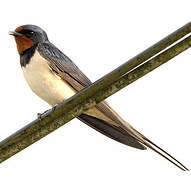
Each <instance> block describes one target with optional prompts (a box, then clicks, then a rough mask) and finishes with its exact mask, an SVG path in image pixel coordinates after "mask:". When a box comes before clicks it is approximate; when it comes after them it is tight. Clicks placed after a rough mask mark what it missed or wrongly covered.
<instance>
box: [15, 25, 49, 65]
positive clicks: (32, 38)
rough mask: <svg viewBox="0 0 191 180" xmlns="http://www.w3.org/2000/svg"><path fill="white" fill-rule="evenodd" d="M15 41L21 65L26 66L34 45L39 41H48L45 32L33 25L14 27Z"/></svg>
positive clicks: (33, 50) (34, 48)
mask: <svg viewBox="0 0 191 180" xmlns="http://www.w3.org/2000/svg"><path fill="white" fill-rule="evenodd" d="M12 35H14V36H15V41H16V44H17V49H18V52H19V54H20V64H21V66H24V67H25V66H26V65H27V64H28V63H29V62H30V58H31V57H32V56H33V54H34V52H35V50H36V47H37V45H38V44H39V43H43V42H45V41H48V37H47V34H46V32H45V31H44V30H43V29H41V28H40V27H38V26H35V25H23V26H20V27H18V28H16V29H15V33H14V32H13V33H12Z"/></svg>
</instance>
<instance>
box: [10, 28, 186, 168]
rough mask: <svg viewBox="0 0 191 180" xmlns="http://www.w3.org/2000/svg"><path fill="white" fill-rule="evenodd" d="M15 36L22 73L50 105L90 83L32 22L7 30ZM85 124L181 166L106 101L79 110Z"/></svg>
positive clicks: (34, 89)
mask: <svg viewBox="0 0 191 180" xmlns="http://www.w3.org/2000/svg"><path fill="white" fill-rule="evenodd" d="M9 34H10V35H13V36H14V37H15V41H16V45H17V50H18V53H19V55H20V64H21V68H22V71H23V75H24V77H25V79H26V81H27V83H28V85H29V86H30V88H31V89H32V91H33V92H34V93H35V94H37V95H38V96H39V97H40V98H42V99H43V100H45V101H46V102H47V103H48V104H49V105H51V106H56V105H57V104H59V103H61V102H62V101H64V100H66V99H68V98H70V97H71V96H73V95H74V94H76V93H77V92H78V91H80V90H82V89H83V88H85V87H87V86H89V85H90V84H91V81H90V80H89V79H88V78H87V76H86V75H85V74H84V73H83V72H82V71H81V70H80V69H79V68H78V67H77V66H76V65H75V64H74V63H73V62H72V61H71V60H70V59H69V58H68V57H67V56H66V55H65V54H64V53H62V52H61V51H60V50H59V49H58V48H57V47H56V46H54V45H53V44H52V43H51V42H50V41H49V40H48V36H47V34H46V32H45V31H44V30H43V29H41V28H40V27H38V26H35V25H23V26H20V27H18V28H16V30H15V31H11V32H10V33H9ZM78 119H80V120H81V121H82V122H84V123H85V124H87V125H89V126H90V127H92V128H94V129H95V130H97V131H99V132H100V133H102V134H104V135H106V136H108V137H110V138H112V139H114V140H116V141H118V142H120V143H123V144H125V145H128V146H131V147H134V148H137V149H141V150H144V149H146V147H148V148H150V149H152V150H154V151H155V152H157V153H158V154H160V155H161V156H163V157H164V158H166V159H167V160H169V161H170V162H171V163H173V164H174V165H176V166H177V167H179V168H180V169H182V170H188V169H187V168H186V167H185V166H184V165H183V164H182V163H180V162H179V161H178V160H176V159H175V158H174V157H172V156H171V155H170V154H168V153H167V152H165V151H164V150H163V149H161V148H160V147H159V146H157V145H156V144H154V143H153V142H152V141H150V140H149V139H147V138H146V137H145V136H144V135H142V134H141V133H139V132H138V131H137V130H135V129H134V128H133V127H132V126H131V125H130V124H128V123H127V122H125V121H124V120H123V119H122V118H121V117H120V116H119V115H118V114H117V113H116V112H115V111H114V110H113V109H112V108H111V107H110V106H109V104H108V103H107V102H106V101H103V102H101V103H99V104H97V105H96V106H95V107H93V108H91V109H89V110H87V111H85V112H84V113H83V114H81V115H80V116H79V117H78Z"/></svg>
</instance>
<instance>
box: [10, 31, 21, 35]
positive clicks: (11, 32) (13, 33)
mask: <svg viewBox="0 0 191 180" xmlns="http://www.w3.org/2000/svg"><path fill="white" fill-rule="evenodd" d="M9 35H12V36H23V34H21V33H18V32H15V31H9Z"/></svg>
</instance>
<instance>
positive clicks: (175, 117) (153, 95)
mask: <svg viewBox="0 0 191 180" xmlns="http://www.w3.org/2000/svg"><path fill="white" fill-rule="evenodd" d="M190 7H191V2H190V1H189V0H188V1H185V0H182V1H174V0H173V1H170V0H165V1H164V0H160V1H151V0H149V1H145V0H143V1H138V0H134V1H125V0H124V1H122V0H115V1H111V0H96V1H90V0H80V1H79V0H76V1H74V0H70V1H65V0H63V1H57V0H54V1H49V2H48V1H39V0H32V1H26V0H25V1H24V0H22V1H18V0H17V1H2V2H1V11H0V17H1V28H0V50H1V60H0V62H1V71H0V82H1V89H0V92H1V93H0V100H1V103H0V109H1V120H0V140H3V139H4V138H5V137H7V136H9V135H10V134H12V133H13V132H15V131H16V130H18V129H20V128H21V127H23V126H24V125H26V124H28V123H29V122H31V121H32V120H34V119H35V118H36V113H37V112H43V111H45V110H46V109H48V108H49V106H48V105H47V104H46V103H45V102H43V101H42V100H41V99H39V98H38V97H37V96H36V95H35V94H33V93H32V91H31V90H30V89H29V87H28V85H27V84H26V82H25V80H24V78H23V75H22V71H21V69H20V64H19V55H18V54H17V50H16V47H15V42H14V39H13V37H11V36H9V35H8V31H9V30H14V29H15V28H16V27H18V26H20V25H24V24H35V25H38V26H40V27H42V28H43V29H44V30H46V32H47V33H48V36H49V39H50V41H51V42H53V43H54V44H55V45H56V46H57V47H59V48H60V49H61V50H62V51H63V52H64V53H65V54H67V55H68V56H69V57H70V58H71V59H72V60H73V61H74V62H75V63H76V64H77V65H78V66H79V67H80V68H81V69H82V71H83V72H84V73H85V74H86V75H88V76H89V78H90V79H91V80H92V81H95V80H97V79H98V78H100V77H102V76H103V75H105V74H106V73H108V72H110V71H111V70H113V69H114V68H116V67H118V66H119V65H121V64H122V63H124V62H125V61H127V60H128V59H130V58H131V57H133V56H135V55H136V54H138V53H139V52H141V51H143V50H144V49H146V48H147V47H149V46H151V45H152V44H154V43H155V42H157V41H159V40H160V39H162V38H163V37H165V36H167V35H168V34H170V33H172V32H173V31H175V30H176V29H178V28H179V27H181V26H183V25H184V24H186V23H187V22H189V21H190V14H191V9H190ZM190 68H191V49H189V50H187V51H186V52H184V53H182V54H181V55H179V56H177V57H176V58H174V59H173V60H171V61H170V62H168V63H167V64H165V65H162V66H161V67H160V68H158V69H156V70H154V71H153V72H152V73H150V74H148V75H146V76H145V77H143V78H141V79H140V80H138V81H136V82H135V83H133V84H131V85H130V86H128V87H126V88H125V89H123V90H121V91H120V92H118V93H117V94H115V95H113V96H112V97H110V98H109V99H108V101H109V102H110V104H111V105H112V106H113V108H114V109H115V110H116V111H117V112H118V113H119V114H120V115H121V116H122V117H123V118H124V119H125V120H127V121H128V122H129V123H131V124H132V125H133V126H134V127H135V128H136V129H138V130H140V131H141V132H142V133H143V134H144V135H146V136H147V137H149V138H150V139H151V140H153V141H154V142H156V144H158V145H160V146H161V147H163V148H164V149H165V150H167V151H168V152H169V153H171V154H172V155H174V156H175V157H176V158H177V159H178V160H180V161H181V162H182V163H184V164H185V165H186V166H188V168H191V155H190V152H191V141H190V137H191V132H190V128H191V113H190V107H191V94H190V92H191V85H190V83H191V80H190V77H191V71H190ZM0 178H1V179H4V180H9V179H13V178H14V179H19V180H24V179H27V180H33V179H47V180H49V179H67V180H73V179H83V180H86V179H88V180H90V179H91V180H98V179H110V180H113V179H115V180H116V179H152V180H153V179H155V180H158V179H160V180H161V179H173V180H176V179H181V180H184V179H186V180H187V179H190V178H191V176H190V172H182V171H180V170H179V169H178V168H176V167H175V166H173V165H172V164H170V163H169V162H167V161H166V160H165V159H163V158H161V157H160V156H159V155H157V154H155V153H154V152H152V151H150V150H148V151H140V150H136V149H133V148H130V147H127V146H125V145H122V144H120V143H117V142H115V141H113V140H111V139H109V138H107V137H105V136H103V135H101V134H99V133H98V132H96V131H94V130H92V129H91V128H89V127H88V126H86V125H84V124H82V123H81V122H79V121H78V120H77V119H75V120H73V121H71V122H69V123H68V124H66V125H64V126H63V127H61V128H59V129H58V130H56V131H55V132H53V133H51V134H50V135H48V136H47V137H45V138H43V139H41V140H40V141H38V142H37V143H35V144H33V145H32V146H30V147H28V148H27V149H25V150H23V151H22V152H20V153H18V154H17V155H15V156H13V157H11V158H10V159H8V160H7V161H5V162H3V163H2V164H1V166H0Z"/></svg>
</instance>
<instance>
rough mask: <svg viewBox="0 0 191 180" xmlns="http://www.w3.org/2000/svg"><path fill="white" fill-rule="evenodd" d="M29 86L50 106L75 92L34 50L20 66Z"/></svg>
mask: <svg viewBox="0 0 191 180" xmlns="http://www.w3.org/2000/svg"><path fill="white" fill-rule="evenodd" d="M22 70H23V74H24V77H25V79H26V81H27V83H28V84H29V86H30V88H31V89H32V91H33V92H34V93H36V94H37V95H38V96H39V97H40V98H42V99H43V100H45V101H46V102H47V103H48V104H50V105H51V106H55V105H56V104H58V103H60V102H62V101H63V100H66V99H68V98H69V97H71V96H73V95H74V94H75V93H76V92H75V90H74V89H72V88H71V87H70V86H69V85H68V84H67V83H66V82H65V81H64V80H62V79H60V77H58V76H57V75H56V74H54V73H53V72H52V71H51V69H50V68H49V66H48V64H47V61H46V60H45V59H44V58H42V57H41V56H40V54H39V53H38V52H37V51H36V52H35V53H34V55H33V57H32V58H31V61H30V63H29V64H27V65H26V67H22Z"/></svg>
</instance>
